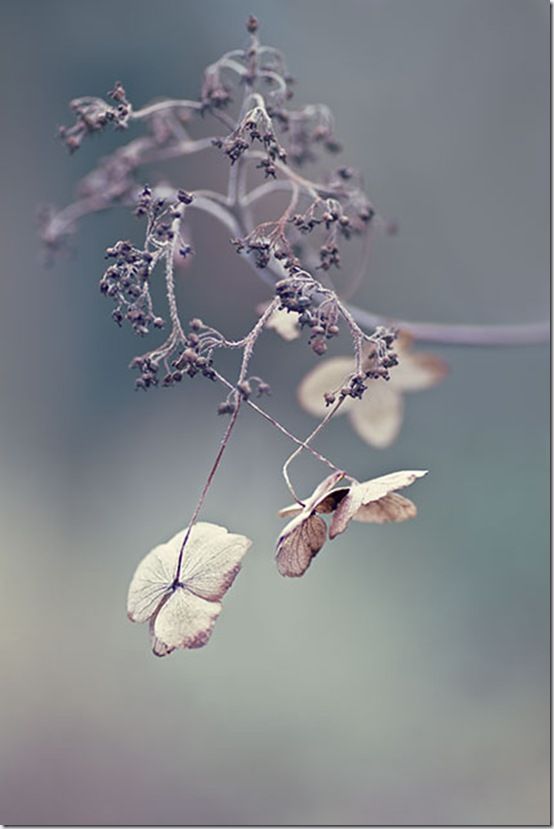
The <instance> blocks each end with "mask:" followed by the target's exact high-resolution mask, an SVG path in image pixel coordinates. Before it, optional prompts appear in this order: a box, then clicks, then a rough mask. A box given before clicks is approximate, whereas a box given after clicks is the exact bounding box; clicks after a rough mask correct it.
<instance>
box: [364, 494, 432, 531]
mask: <svg viewBox="0 0 554 829" xmlns="http://www.w3.org/2000/svg"><path fill="white" fill-rule="evenodd" d="M416 515H417V507H416V505H415V504H414V502H413V501H410V499H409V498H404V496H403V495H398V493H396V492H391V493H390V494H389V495H385V496H383V498H379V500H378V501H372V502H371V503H370V504H362V506H361V507H359V508H358V510H357V511H356V512H355V513H354V515H353V516H352V520H353V521H361V522H362V523H364V524H387V523H390V522H394V523H399V522H401V521H407V520H408V519H409V518H415V517H416Z"/></svg>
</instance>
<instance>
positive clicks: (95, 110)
mask: <svg viewBox="0 0 554 829" xmlns="http://www.w3.org/2000/svg"><path fill="white" fill-rule="evenodd" d="M108 95H109V97H110V98H111V99H112V101H114V102H115V106H113V105H111V104H108V103H107V102H106V101H104V100H103V99H102V98H75V99H74V100H73V101H71V103H70V104H69V106H70V108H71V109H72V110H73V112H74V113H75V123H74V124H73V125H72V126H71V127H60V129H59V135H60V138H61V139H62V140H63V141H64V143H65V145H66V147H67V148H68V150H69V151H70V152H71V153H74V152H75V150H78V149H79V147H80V146H81V143H82V141H83V138H84V137H85V136H86V135H89V134H90V133H93V132H100V131H101V130H103V129H104V128H105V127H107V126H108V124H112V125H113V126H114V127H115V128H116V129H125V128H126V127H127V124H128V120H129V114H130V111H131V105H130V103H129V101H128V100H127V96H126V93H125V89H124V88H123V85H122V84H121V83H120V82H119V81H117V82H116V83H115V85H114V87H113V89H111V90H110V91H109V92H108Z"/></svg>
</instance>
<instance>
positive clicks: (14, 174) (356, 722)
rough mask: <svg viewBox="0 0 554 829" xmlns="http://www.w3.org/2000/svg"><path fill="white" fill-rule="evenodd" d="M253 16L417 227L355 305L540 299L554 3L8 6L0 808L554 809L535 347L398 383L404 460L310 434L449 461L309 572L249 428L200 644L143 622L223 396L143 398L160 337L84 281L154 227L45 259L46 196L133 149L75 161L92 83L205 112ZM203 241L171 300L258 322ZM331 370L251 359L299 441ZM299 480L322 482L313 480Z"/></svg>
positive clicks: (350, 157) (107, 224)
mask: <svg viewBox="0 0 554 829" xmlns="http://www.w3.org/2000/svg"><path fill="white" fill-rule="evenodd" d="M250 12H253V13H255V14H256V15H258V16H259V18H260V20H261V23H262V35H263V38H264V39H265V41H266V42H270V43H272V44H274V45H276V46H278V47H280V48H282V49H283V50H284V51H285V53H286V54H287V57H288V62H289V67H290V69H291V71H292V73H293V74H294V75H295V77H296V78H297V79H298V85H297V92H296V97H297V101H298V102H304V103H307V102H314V101H323V102H326V103H328V104H329V105H330V106H331V108H332V109H333V111H334V113H335V115H336V119H337V124H338V129H337V132H338V137H339V138H340V140H341V141H342V142H343V144H344V148H345V152H344V154H343V156H342V157H341V158H344V160H345V162H346V163H351V164H353V165H355V166H357V167H359V168H360V169H361V170H362V171H363V173H364V175H365V179H366V183H367V189H368V191H369V194H370V196H371V198H372V199H373V201H374V202H375V204H376V205H377V206H378V208H379V209H380V211H381V212H382V213H383V214H385V215H386V216H387V217H389V218H395V219H397V220H398V222H399V227H400V232H399V234H398V236H397V237H395V238H386V237H383V238H381V239H379V240H378V241H377V243H376V245H375V248H374V251H373V257H372V260H371V264H370V268H369V271H368V276H367V279H366V282H365V284H364V286H363V287H362V289H361V290H360V291H359V293H358V295H357V296H356V301H357V302H358V304H363V305H366V306H367V307H370V308H371V309H372V310H375V311H380V312H383V313H386V314H391V315H398V316H405V317H409V318H412V319H425V320H437V321H441V322H498V323H501V322H530V321H533V320H536V319H544V318H545V317H546V316H547V315H548V303H549V236H548V233H549V226H548V222H549V214H548V208H549V175H548V173H549V166H548V148H549V132H548V129H549V74H548V73H549V6H548V4H547V3H546V2H544V0H541V1H540V2H539V0H525V2H523V0H517V2H516V1H515V0H478V2H477V0H449V2H443V1H442V0H363V2H362V1H361V0H342V2H341V3H340V4H338V3H333V2H329V0H317V1H316V0H297V1H296V2H293V1H292V0H279V2H276V0H267V1H266V2H264V1H263V0H249V2H243V0H235V2H233V3H229V2H223V0H203V2H190V0H175V1H174V0H158V2H156V3H153V2H144V0H135V1H134V2H131V0H115V2H114V0H110V2H107V0H96V2H92V0H80V2H69V0H47V2H36V0H35V2H32V0H4V2H3V3H2V6H1V11H0V18H1V20H0V23H1V25H0V44H1V48H0V61H1V64H2V71H1V73H0V84H1V90H2V112H3V119H2V120H3V131H2V149H3V159H4V165H3V172H2V179H3V187H2V192H3V214H2V216H3V221H2V225H1V233H2V241H1V244H2V254H3V274H2V280H1V291H2V294H1V305H0V307H1V313H2V327H1V332H2V355H3V356H2V362H1V366H2V395H1V409H2V411H1V439H2V447H1V451H2V466H1V469H2V476H1V484H0V486H1V491H0V509H1V522H2V524H1V526H2V574H3V575H2V580H1V586H0V591H1V604H2V608H3V615H4V620H3V624H2V629H1V634H0V637H1V648H2V666H3V670H2V674H3V680H2V686H3V705H2V708H1V718H2V725H1V744H2V752H1V755H2V759H1V771H0V820H1V821H2V822H3V823H6V824H18V823H19V824H21V823H26V824H28V823H34V824H64V823H65V824H80V823H88V824H137V823H138V824H148V823H153V824H218V823H223V824H238V825H240V824H246V825H248V824H262V825H263V824H285V825H294V824H316V825H318V824H333V823H334V824H337V823H338V824H343V823H346V824H381V825H382V824H391V823H393V824H394V823H408V824H445V823H446V824H449V823H462V824H490V823H512V824H528V823H546V822H548V816H549V811H548V810H549V799H548V798H549V785H548V782H549V767H548V759H549V545H548V539H549V535H548V518H549V495H548V487H549V468H548V453H549V443H548V400H549V374H548V349H547V347H546V346H533V347H517V348H504V349H502V348H491V349H483V348H468V349H463V348H457V347H448V348H447V347H444V348H439V349H434V350H435V351H436V352H437V353H440V354H441V355H442V356H443V357H444V358H445V359H446V360H447V361H448V363H449V365H450V374H449V376H448V378H447V380H446V381H445V382H444V383H443V384H442V385H441V386H439V387H437V388H436V389H434V390H432V391H430V392H426V393H421V394H418V395H413V396H411V397H410V399H409V400H408V405H407V412H406V420H405V424H404V428H403V431H402V433H401V436H400V438H399V440H398V441H397V443H396V444H395V445H394V447H392V448H391V449H389V450H386V451H377V450H371V449H370V448H369V447H366V446H365V445H364V444H362V443H360V442H359V440H358V439H357V438H356V437H355V436H354V434H353V433H352V432H351V431H350V430H349V428H348V424H347V422H346V419H344V418H342V419H337V420H336V421H334V422H333V423H332V424H331V425H330V427H329V429H328V433H327V434H326V435H325V436H323V437H322V439H321V440H320V442H319V444H318V446H320V447H321V448H322V449H324V450H326V451H327V452H328V453H329V454H330V455H332V457H333V458H334V459H336V460H337V462H340V464H341V465H344V466H346V467H347V468H348V469H349V470H350V471H351V472H352V473H353V474H355V475H357V476H360V477H370V476H372V475H374V474H381V473H384V472H388V471H392V470H394V469H398V468H400V469H402V468H408V469H410V468H421V467H423V468H428V469H429V470H430V474H429V476H428V477H427V478H426V479H425V480H423V481H420V482H418V483H417V485H416V486H415V487H414V488H413V490H412V492H411V493H410V494H411V495H413V497H414V499H415V501H416V502H417V504H418V507H419V516H418V518H417V520H416V521H413V522H408V523H407V524H405V525H399V526H392V527H390V526H389V527H386V526H385V527H367V526H362V525H355V526H352V527H351V529H349V532H348V534H346V535H345V536H343V537H341V538H340V539H339V540H337V541H335V542H334V543H333V544H329V545H328V546H327V547H326V548H325V549H324V550H323V551H322V553H321V554H320V556H319V557H318V559H317V560H316V562H315V563H314V565H313V566H312V568H311V569H310V571H309V572H308V574H307V575H306V577H305V578H304V579H302V580H299V581H287V580H284V579H282V578H280V577H279V575H278V574H277V571H276V569H275V566H274V563H273V545H274V540H275V538H276V536H277V534H278V532H279V528H280V527H281V525H282V522H281V521H280V520H279V519H278V518H277V516H276V510H277V508H278V507H279V506H281V505H282V504H283V503H287V502H288V497H287V493H286V490H285V488H284V485H283V483H282V480H281V477H280V466H281V464H282V462H283V460H284V458H285V457H286V455H287V453H288V451H289V446H288V444H287V442H286V440H285V439H284V438H282V437H281V436H280V435H279V434H278V433H276V432H274V431H273V430H272V429H271V427H269V426H268V425H267V424H266V423H265V422H263V421H262V420H261V419H258V418H256V417H255V416H252V414H251V413H250V412H245V413H244V416H243V418H242V419H241V421H240V422H239V427H238V429H237V433H236V436H235V439H234V440H233V443H232V445H231V446H230V448H229V451H228V457H227V458H226V461H225V463H224V464H223V466H222V469H221V473H220V475H219V476H218V478H217V481H216V483H215V485H214V487H213V490H212V492H211V494H210V498H209V501H208V503H207V505H206V508H205V511H204V518H205V519H206V520H211V521H215V522H220V523H224V524H226V525H228V526H229V527H231V528H232V529H233V530H236V531H238V532H244V533H245V534H247V535H249V536H250V537H251V538H252V539H253V540H254V545H253V548H252V550H251V552H250V553H249V554H248V558H247V560H246V562H245V567H244V570H243V572H242V574H241V576H240V577H239V579H238V580H237V582H236V584H235V586H234V587H233V589H232V590H231V591H230V593H229V595H228V596H227V599H226V602H225V607H224V611H223V614H222V616H221V618H220V620H219V622H218V624H217V626H216V630H215V633H214V636H213V638H212V641H211V642H210V644H209V646H208V647H207V648H205V649H202V650H200V651H197V652H191V653H181V652H179V653H176V654H174V655H173V656H171V657H170V658H168V659H165V660H158V659H155V658H154V657H153V656H152V655H151V654H150V651H149V645H148V641H147V631H146V629H145V628H144V627H139V626H133V625H131V624H129V623H128V621H127V620H126V616H125V598H126V591H127V586H128V582H129V579H130V576H131V574H132V572H133V570H134V568H135V566H136V564H137V562H138V561H139V560H140V558H142V556H143V555H144V554H145V553H146V552H147V551H148V550H149V549H150V548H151V546H153V545H154V544H157V543H159V542H160V541H162V540H164V539H166V538H168V537H170V536H171V535H172V534H173V533H174V532H175V531H176V530H177V529H178V528H179V527H181V526H183V525H184V524H185V523H186V522H187V520H188V518H189V516H190V513H191V510H192V506H193V504H194V502H195V499H196V497H197V493H198V491H199V489H200V487H201V485H202V480H203V476H205V474H206V472H207V469H208V468H209V465H210V463H211V458H212V457H213V454H214V453H215V450H216V446H217V443H218V440H219V436H220V434H221V431H222V428H223V425H224V424H223V422H222V420H221V419H218V418H217V416H216V414H215V406H216V404H217V402H218V401H219V400H220V399H221V393H220V392H219V391H218V389H216V388H215V386H212V385H211V384H208V383H202V382H201V381H200V380H196V381H194V382H190V383H189V384H182V386H181V387H179V388H178V389H172V390H167V391H165V390H155V391H153V392H152V393H148V394H137V393H135V392H134V390H133V377H132V375H131V373H130V372H129V371H128V370H127V368H126V366H127V363H128V361H129V359H130V358H131V357H132V356H133V355H134V354H135V353H137V350H138V349H140V350H142V346H143V345H144V343H138V341H137V340H136V339H134V338H133V335H132V334H131V333H130V332H128V331H127V330H123V331H120V330H118V329H117V328H116V326H114V324H113V323H112V322H111V320H110V310H111V308H110V304H109V303H108V302H107V301H106V300H105V299H104V298H103V297H101V295H100V293H99V291H98V286H97V282H98V278H99V275H100V274H101V272H102V270H103V268H104V260H103V251H104V248H105V247H106V246H107V245H109V244H111V243H113V242H114V241H115V240H117V239H119V238H126V237H129V236H130V237H131V238H134V239H136V240H137V241H138V240H140V239H141V234H142V228H140V227H139V226H138V225H137V223H136V221H135V220H133V219H132V218H130V217H128V216H127V215H126V213H125V211H122V210H116V211H114V212H113V213H112V214H111V215H110V216H102V217H94V218H91V219H89V220H87V221H85V222H83V224H82V226H81V227H80V229H79V233H78V236H77V237H76V242H75V245H76V252H75V256H74V257H73V258H72V259H65V260H61V261H60V262H59V263H57V264H56V265H55V267H54V268H53V269H51V270H49V271H47V270H44V269H43V268H42V267H41V265H40V264H39V246H38V243H37V238H36V225H35V215H36V209H37V206H39V205H41V204H44V203H50V202H52V203H55V204H58V205H63V204H64V203H65V202H67V201H68V200H69V199H70V197H71V193H72V190H73V188H74V186H75V184H76V182H77V179H78V177H79V175H82V174H83V173H84V172H85V171H86V170H88V169H89V167H90V166H91V165H92V163H93V162H94V161H95V160H96V159H97V158H99V157H100V156H102V155H104V154H105V153H106V152H108V150H109V149H111V148H113V147H115V146H117V144H118V142H119V141H120V140H121V139H122V137H124V136H121V135H112V134H107V135H105V136H103V137H101V138H100V139H99V140H98V141H96V140H95V141H89V142H87V143H86V144H85V145H84V147H83V148H82V149H81V151H80V152H79V153H78V154H77V155H75V156H74V157H71V158H69V157H67V155H66V153H65V151H64V148H63V147H62V146H61V144H60V143H59V142H58V140H57V139H56V129H57V126H58V125H59V124H60V123H69V122H70V121H71V118H70V113H69V112H68V110H67V102H68V101H69V100H70V99H71V98H73V97H75V96H79V95H83V94H90V95H96V94H98V95H101V96H102V95H104V94H105V93H106V91H107V90H108V89H110V88H111V86H112V84H113V82H114V80H116V79H121V80H122V81H123V82H124V84H125V86H126V88H127V90H128V93H129V96H130V98H131V100H132V101H133V102H134V103H135V104H136V105H137V106H140V105H142V104H143V103H146V102H147V101H148V100H150V99H151V98H153V97H155V96H165V95H167V96H176V97H195V96H196V95H197V94H198V90H199V83H200V75H201V72H202V69H203V67H204V66H205V65H206V64H207V63H208V62H211V61H213V60H214V59H215V58H216V57H218V56H219V55H220V54H221V53H222V52H224V51H226V50H227V49H230V48H234V47H236V46H240V45H242V44H244V43H245V32H244V19H245V18H246V16H247V15H248V14H249V13H250ZM173 170H174V177H175V183H176V184H179V185H181V186H185V187H187V186H197V185H198V184H199V183H202V182H204V181H206V182H207V181H208V180H209V181H210V183H212V184H214V186H215V184H217V176H220V180H221V181H222V177H223V174H224V166H221V167H218V166H217V164H213V163H212V161H211V157H208V156H206V155H204V156H203V157H202V158H199V159H198V160H191V161H190V162H189V163H188V164H183V165H173ZM149 178H150V180H152V176H149ZM221 181H220V183H221ZM194 230H195V238H194V246H195V248H196V250H197V256H196V259H195V261H194V264H193V266H192V268H191V269H190V270H189V271H187V272H186V274H185V275H183V277H182V279H181V280H180V283H179V301H180V303H181V304H182V308H183V309H184V311H183V313H184V316H185V318H188V317H190V316H193V315H201V316H202V317H204V318H205V319H206V320H209V321H212V322H213V323H214V324H215V325H219V326H221V327H223V328H224V330H225V331H226V332H228V333H229V335H231V336H234V335H240V334H241V333H242V332H244V331H246V330H247V329H248V326H249V325H250V324H251V323H252V321H253V319H254V312H253V309H254V306H255V304H256V303H257V302H259V301H260V300H261V299H263V298H265V297H266V296H267V293H266V291H265V289H264V287H263V286H262V285H261V283H258V282H257V281H256V278H255V275H254V274H252V272H250V271H249V270H248V269H247V268H246V266H245V265H244V263H242V262H241V261H240V260H239V259H238V257H236V256H235V255H234V254H233V251H232V249H230V246H229V244H228V241H227V239H226V234H225V232H224V231H222V230H221V229H219V228H218V227H217V226H216V225H215V224H214V223H213V222H212V221H211V220H210V219H204V218H203V217H201V218H199V219H198V220H197V221H196V222H195V228H194ZM353 261H354V259H352V262H353ZM349 262H350V260H348V262H346V263H345V267H346V268H347V269H348V266H349V264H348V263H349ZM336 351H337V353H340V351H341V348H340V344H339V346H337V349H336ZM315 359H316V358H315V357H314V355H313V354H311V352H310V351H309V349H308V348H307V347H306V344H305V342H301V343H298V342H297V343H294V344H292V345H287V344H285V343H283V342H281V341H280V340H279V339H278V338H277V337H276V336H275V335H273V334H271V333H270V334H268V335H267V336H266V337H265V338H264V339H263V342H262V343H261V345H260V349H259V353H258V357H257V358H256V363H255V365H256V367H257V368H258V369H259V370H260V372H263V375H264V377H265V378H266V379H267V380H268V381H269V382H270V383H271V384H272V386H273V389H274V395H273V397H272V399H271V401H270V403H269V406H270V408H271V410H272V411H273V412H274V413H275V414H276V415H278V416H279V417H281V418H282V419H283V421H284V422H285V423H286V424H287V425H288V426H290V428H291V429H293V430H294V431H295V432H297V433H299V434H307V433H308V432H309V430H310V429H311V428H312V426H313V424H314V421H313V420H312V419H311V418H310V417H309V416H308V415H306V414H304V413H303V412H301V411H300V410H299V409H298V407H297V405H296V401H295V386H296V384H297V382H298V381H299V380H300V378H301V377H302V376H303V374H304V373H305V372H306V371H307V370H308V369H309V368H310V367H311V366H312V365H313V364H314V361H315ZM293 472H294V473H295V475H296V480H297V482H298V486H299V488H300V489H301V491H309V490H310V489H311V487H312V486H313V485H314V483H315V482H316V481H317V480H319V478H320V476H321V472H322V470H321V469H320V468H318V467H317V465H316V464H315V463H313V462H312V461H311V460H310V459H303V460H300V461H298V463H297V464H296V466H295V467H294V469H293Z"/></svg>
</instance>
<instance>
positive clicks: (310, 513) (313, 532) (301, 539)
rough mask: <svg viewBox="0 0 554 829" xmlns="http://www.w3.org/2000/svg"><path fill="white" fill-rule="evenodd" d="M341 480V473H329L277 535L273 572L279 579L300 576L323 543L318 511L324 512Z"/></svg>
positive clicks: (324, 535) (323, 526)
mask: <svg viewBox="0 0 554 829" xmlns="http://www.w3.org/2000/svg"><path fill="white" fill-rule="evenodd" d="M342 478H344V472H340V471H338V472H333V473H332V474H331V475H329V476H328V477H327V478H325V480H324V481H322V482H321V483H320V484H319V486H317V487H316V489H315V490H314V491H313V493H312V495H310V497H309V498H308V499H307V500H306V501H305V502H304V504H303V505H300V507H299V512H298V514H297V515H296V516H295V517H294V518H293V519H292V521H290V522H289V523H288V524H287V525H286V527H285V528H284V529H283V531H282V532H281V535H280V536H279V539H278V541H277V552H276V560H277V569H278V570H279V572H280V573H281V575H282V576H302V575H303V574H304V573H305V572H306V570H307V569H308V567H309V566H310V564H311V562H312V559H313V558H314V557H315V556H316V555H317V554H318V553H319V551H320V550H321V548H322V547H323V545H324V544H325V541H326V540H327V524H326V523H325V521H324V520H323V519H322V518H320V517H319V515H318V513H319V512H328V511H329V510H328V509H327V508H326V507H325V506H324V505H325V503H326V500H327V499H328V496H329V494H330V492H331V491H332V490H333V489H334V487H335V486H336V484H337V483H338V482H339V481H340V480H342Z"/></svg>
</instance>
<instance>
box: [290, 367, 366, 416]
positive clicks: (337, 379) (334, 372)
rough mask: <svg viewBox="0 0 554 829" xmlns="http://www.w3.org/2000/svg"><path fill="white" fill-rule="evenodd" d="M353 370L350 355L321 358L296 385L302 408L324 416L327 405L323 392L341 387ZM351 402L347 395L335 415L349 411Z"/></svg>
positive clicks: (314, 414)
mask: <svg viewBox="0 0 554 829" xmlns="http://www.w3.org/2000/svg"><path fill="white" fill-rule="evenodd" d="M353 371H354V360H353V359H352V358H351V357H330V358H328V359H326V360H323V361H322V362H321V363H320V364H319V365H317V366H315V368H313V369H312V370H311V371H309V372H308V374H306V376H305V377H304V379H303V380H302V381H301V382H300V385H299V386H298V401H299V403H300V405H301V406H302V408H303V409H304V410H305V411H307V412H309V413H310V414H311V415H313V416H314V417H320V418H321V417H325V415H326V414H328V412H329V407H328V406H327V405H326V403H325V400H324V394H325V393H326V392H335V391H336V390H337V389H341V388H342V386H343V385H344V383H345V381H346V380H347V379H348V377H349V375H350V374H352V372H353ZM353 404H354V401H353V400H352V398H351V397H347V398H346V399H345V400H344V401H343V403H342V405H341V407H340V408H339V409H338V410H337V415H339V414H344V413H345V412H347V411H349V410H350V409H351V408H352V406H353Z"/></svg>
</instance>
